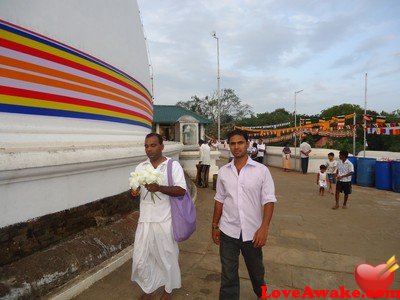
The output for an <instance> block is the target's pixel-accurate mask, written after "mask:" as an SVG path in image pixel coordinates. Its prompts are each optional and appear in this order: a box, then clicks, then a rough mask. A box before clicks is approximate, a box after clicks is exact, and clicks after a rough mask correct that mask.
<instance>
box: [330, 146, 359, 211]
mask: <svg viewBox="0 0 400 300" xmlns="http://www.w3.org/2000/svg"><path fill="white" fill-rule="evenodd" d="M348 156H349V152H348V151H346V150H341V151H340V152H339V159H340V160H339V162H338V164H337V176H336V179H337V183H336V193H335V201H336V204H335V206H334V207H332V209H338V208H339V195H340V193H342V192H343V194H344V202H343V206H342V208H347V206H346V205H347V200H348V199H349V195H350V194H351V175H353V173H354V166H353V164H352V163H351V162H350V161H349V160H348V159H347V157H348Z"/></svg>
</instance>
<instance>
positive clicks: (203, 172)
mask: <svg viewBox="0 0 400 300" xmlns="http://www.w3.org/2000/svg"><path fill="white" fill-rule="evenodd" d="M199 144H200V162H199V164H200V187H203V188H206V187H208V174H209V173H210V164H211V148H210V146H208V144H207V143H205V142H204V141H203V140H200V142H199Z"/></svg>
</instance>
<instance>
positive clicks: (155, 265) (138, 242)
mask: <svg viewBox="0 0 400 300" xmlns="http://www.w3.org/2000/svg"><path fill="white" fill-rule="evenodd" d="M144 148H145V151H146V155H147V157H148V159H147V160H146V161H144V162H142V163H140V164H139V165H138V166H137V167H136V169H135V171H139V170H141V169H143V168H145V167H147V166H152V167H153V168H154V169H157V170H159V171H160V172H161V173H162V174H163V175H164V176H163V177H164V178H163V184H162V185H158V184H156V183H152V184H146V185H144V186H141V187H139V188H138V189H137V190H136V191H133V190H131V194H132V196H137V195H138V194H139V193H140V216H139V221H138V226H137V229H136V234H135V242H134V249H133V256H132V276H131V280H132V281H134V282H137V283H138V285H139V286H140V287H141V289H142V290H143V292H144V294H143V295H141V296H140V298H139V299H151V297H152V293H153V292H154V291H156V290H157V289H158V288H159V287H161V286H164V293H163V295H162V296H161V299H163V300H166V299H171V292H172V290H173V289H177V288H180V287H181V271H180V269H179V263H178V256H179V248H178V244H177V242H176V241H175V240H174V237H173V232H172V222H171V205H170V200H169V196H173V197H180V196H183V195H185V192H186V180H185V176H184V173H183V169H182V167H181V165H180V164H179V163H178V162H177V161H174V162H173V163H172V177H173V179H174V186H168V174H167V163H168V160H170V158H167V157H165V156H163V155H162V151H163V149H164V144H163V139H162V137H161V135H159V134H157V133H149V134H148V135H147V136H146V139H145V144H144ZM148 192H150V193H155V195H156V196H157V197H154V199H155V201H154V202H153V200H152V199H151V198H152V197H151V194H150V193H148Z"/></svg>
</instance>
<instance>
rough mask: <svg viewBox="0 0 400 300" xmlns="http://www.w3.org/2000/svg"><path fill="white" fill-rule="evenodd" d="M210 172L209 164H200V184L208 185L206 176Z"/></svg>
mask: <svg viewBox="0 0 400 300" xmlns="http://www.w3.org/2000/svg"><path fill="white" fill-rule="evenodd" d="M209 173H210V165H201V172H200V174H201V180H200V181H201V186H202V187H208V176H209Z"/></svg>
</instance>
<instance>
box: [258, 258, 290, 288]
mask: <svg viewBox="0 0 400 300" xmlns="http://www.w3.org/2000/svg"><path fill="white" fill-rule="evenodd" d="M265 269H266V282H267V285H270V284H273V285H278V286H292V267H291V266H289V265H281V264H276V263H273V262H268V263H266V264H265Z"/></svg>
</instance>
